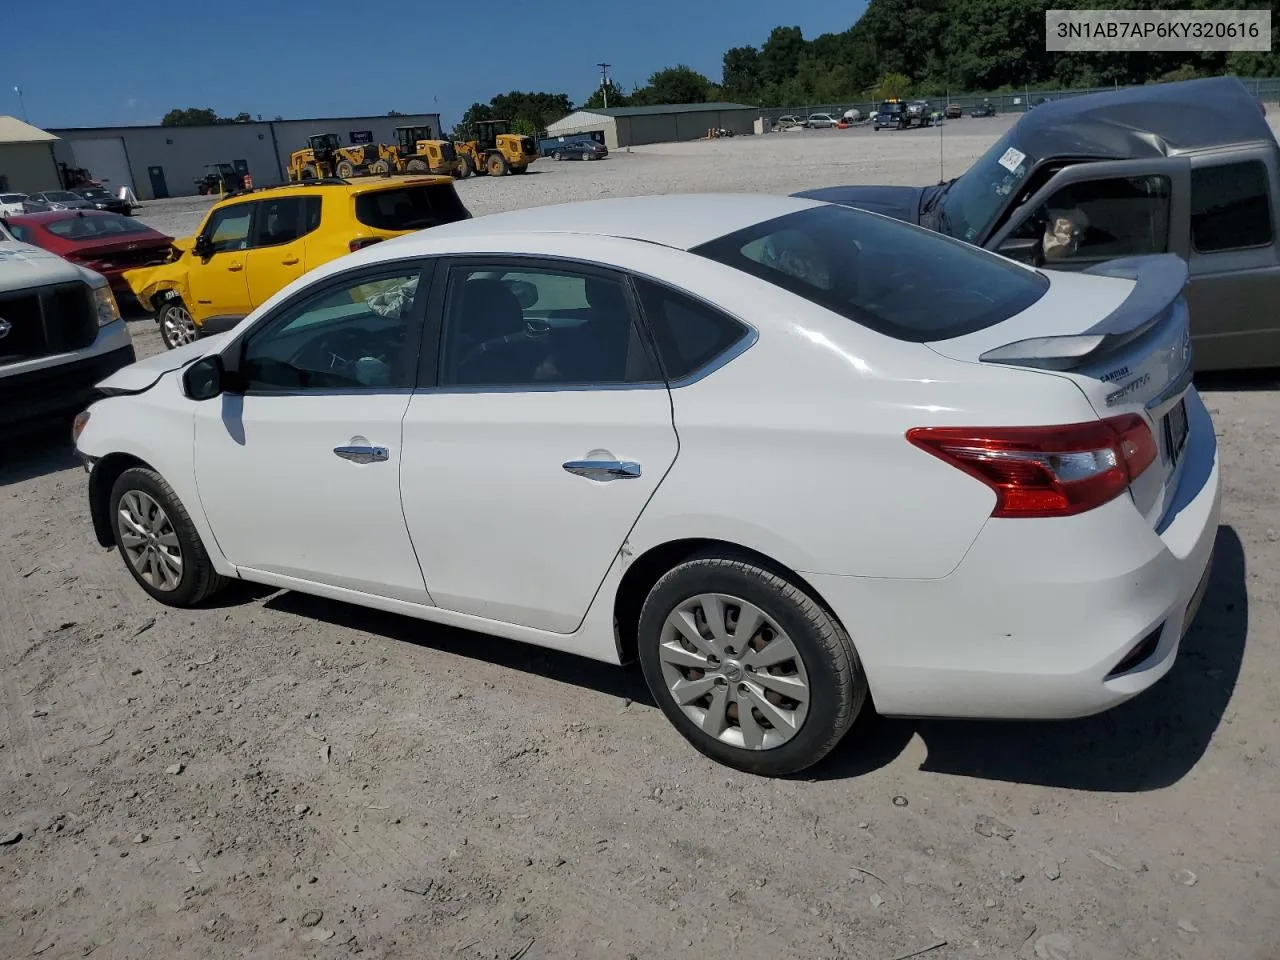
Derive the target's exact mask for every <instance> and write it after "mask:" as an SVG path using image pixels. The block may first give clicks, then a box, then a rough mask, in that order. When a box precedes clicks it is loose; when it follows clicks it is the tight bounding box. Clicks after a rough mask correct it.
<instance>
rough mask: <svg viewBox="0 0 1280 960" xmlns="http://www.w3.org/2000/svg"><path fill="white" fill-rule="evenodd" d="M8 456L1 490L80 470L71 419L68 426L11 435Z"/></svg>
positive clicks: (1, 464) (0, 466)
mask: <svg viewBox="0 0 1280 960" xmlns="http://www.w3.org/2000/svg"><path fill="white" fill-rule="evenodd" d="M4 443H5V454H4V457H3V459H0V487H4V486H8V485H9V484H11V483H21V482H22V481H24V480H32V479H34V478H36V477H43V476H46V475H47V474H50V473H57V472H58V471H59V470H68V469H70V468H72V467H78V466H79V465H80V461H79V460H78V459H77V458H76V452H75V448H74V447H72V446H71V417H70V416H68V417H67V418H66V423H65V424H64V423H56V424H52V425H49V426H42V427H39V428H33V429H30V430H26V431H23V432H20V433H19V432H16V431H15V432H12V433H10V434H9V435H8V436H6V437H5V438H4Z"/></svg>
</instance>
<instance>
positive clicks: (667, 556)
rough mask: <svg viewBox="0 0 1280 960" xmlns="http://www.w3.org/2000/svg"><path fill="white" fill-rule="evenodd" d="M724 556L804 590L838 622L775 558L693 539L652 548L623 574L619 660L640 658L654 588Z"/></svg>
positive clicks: (617, 617)
mask: <svg viewBox="0 0 1280 960" xmlns="http://www.w3.org/2000/svg"><path fill="white" fill-rule="evenodd" d="M708 552H714V553H721V554H724V555H726V556H731V557H738V558H742V559H747V560H750V561H752V562H753V563H757V564H759V565H760V566H761V567H764V568H765V569H767V570H770V571H772V572H774V573H776V574H778V575H779V576H781V577H785V578H786V579H787V580H789V581H791V582H792V583H794V584H795V585H796V586H798V587H801V588H803V589H804V591H805V592H806V593H808V594H809V596H811V597H813V599H814V600H815V601H817V602H818V603H820V604H822V606H823V607H824V608H825V609H826V611H827V612H828V613H829V614H830V615H831V616H832V617H833V618H835V611H833V610H832V609H831V607H830V606H829V605H828V604H827V602H826V601H825V600H824V599H823V598H822V595H821V594H819V593H818V591H816V590H815V589H813V587H812V585H810V584H809V582H808V581H806V580H805V579H804V577H802V576H800V574H798V573H796V572H795V571H794V570H792V569H791V568H789V567H787V566H784V565H783V564H781V563H778V561H776V560H774V559H773V558H772V557H768V556H766V555H765V554H763V553H760V552H759V551H757V550H752V549H750V548H748V547H743V546H740V545H739V544H736V543H730V542H729V541H727V540H710V539H690V540H672V541H670V542H669V543H663V544H659V545H658V546H656V547H651V548H650V549H649V550H647V551H645V552H644V553H643V554H641V555H640V556H638V557H636V559H635V560H633V561H632V562H631V565H630V566H628V567H627V569H626V571H625V572H624V573H623V574H622V582H621V583H620V584H618V593H617V595H616V596H615V597H614V601H613V622H614V626H615V633H616V642H617V644H618V659H619V660H621V661H622V662H623V663H630V662H631V661H632V660H634V659H635V658H636V651H637V645H638V642H639V640H638V637H637V627H638V626H639V624H640V608H641V607H643V606H644V601H645V598H646V597H648V596H649V591H650V590H652V589H653V587H654V584H656V583H657V582H658V581H659V580H661V579H662V578H663V576H665V575H666V574H667V572H668V571H670V570H673V569H674V568H676V567H678V566H679V565H680V564H682V563H684V562H685V561H686V560H688V559H689V558H690V557H693V556H695V555H697V554H701V553H708Z"/></svg>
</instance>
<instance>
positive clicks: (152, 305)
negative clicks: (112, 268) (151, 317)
mask: <svg viewBox="0 0 1280 960" xmlns="http://www.w3.org/2000/svg"><path fill="white" fill-rule="evenodd" d="M175 246H176V245H175ZM178 250H179V256H178V258H177V259H176V260H172V261H170V262H169V263H162V264H159V265H158V266H152V267H138V268H137V269H136V270H126V271H125V272H124V274H123V276H124V282H125V283H127V284H128V285H129V289H130V290H132V291H133V295H134V296H135V297H137V298H138V302H139V303H141V304H142V306H143V307H144V308H146V309H147V310H154V309H156V307H157V306H159V304H158V302H156V301H157V300H158V298H159V295H160V294H162V293H164V292H165V291H166V290H176V291H178V295H179V296H181V297H183V298H184V299H186V297H187V261H186V257H185V256H184V255H183V254H184V251H182V250H181V248H178Z"/></svg>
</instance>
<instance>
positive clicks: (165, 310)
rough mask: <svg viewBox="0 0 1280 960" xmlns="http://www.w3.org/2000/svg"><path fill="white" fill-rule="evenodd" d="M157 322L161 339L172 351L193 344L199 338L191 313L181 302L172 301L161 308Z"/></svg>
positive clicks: (157, 315)
mask: <svg viewBox="0 0 1280 960" xmlns="http://www.w3.org/2000/svg"><path fill="white" fill-rule="evenodd" d="M156 322H157V323H158V324H160V339H161V340H163V341H164V345H165V346H166V347H168V348H169V349H170V350H172V349H174V348H175V347H181V346H184V345H185V344H188V343H192V342H194V341H195V339H196V337H198V336H199V333H198V332H197V331H196V324H195V321H194V320H193V319H191V311H189V310H188V309H187V305H186V304H185V303H183V302H182V301H181V300H170V301H169V302H168V303H166V304H165V305H164V306H163V307H161V308H160V312H159V313H158V314H156Z"/></svg>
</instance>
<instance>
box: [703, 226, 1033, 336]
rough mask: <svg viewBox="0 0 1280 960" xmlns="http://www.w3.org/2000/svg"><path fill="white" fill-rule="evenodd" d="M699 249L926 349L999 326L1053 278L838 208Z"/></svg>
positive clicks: (935, 236) (917, 230)
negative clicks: (925, 345) (927, 345)
mask: <svg viewBox="0 0 1280 960" xmlns="http://www.w3.org/2000/svg"><path fill="white" fill-rule="evenodd" d="M692 252H693V253H696V254H699V255H700V256H704V257H707V258H709V259H711V260H716V261H718V262H720V263H723V264H726V265H727V266H730V267H733V268H735V269H738V270H741V271H743V272H744V273H749V274H751V275H752V276H754V277H759V278H760V279H762V280H766V281H768V282H769V283H772V284H774V285H775V286H779V287H782V288H783V289H784V290H789V291H791V292H792V293H794V294H796V295H797V296H800V297H803V298H804V299H806V300H808V301H810V302H812V303H816V304H818V305H819V306H822V307H826V308H827V309H828V310H831V311H832V312H834V313H837V314H839V315H840V316H842V317H846V318H848V319H850V320H853V321H855V322H857V323H860V324H862V325H863V326H866V327H870V328H871V329H872V330H876V331H878V332H880V333H883V334H885V335H887V336H890V337H894V338H895V339H898V340H908V341H913V342H917V343H924V342H928V341H931V340H946V339H948V338H950V337H960V336H964V335H965V334H968V333H973V332H974V331H975V330H982V329H984V328H986V327H990V326H994V325H995V324H997V323H1000V322H1002V321H1004V320H1007V319H1009V317H1011V316H1013V315H1014V314H1016V313H1020V312H1021V311H1023V310H1025V309H1026V308H1027V307H1029V306H1031V305H1032V304H1033V303H1035V302H1036V301H1037V300H1039V299H1040V298H1041V297H1042V296H1044V293H1045V291H1046V290H1047V289H1049V281H1048V280H1047V279H1046V278H1045V277H1043V276H1041V275H1040V274H1038V273H1035V272H1034V271H1031V270H1027V269H1025V268H1023V267H1019V266H1017V265H1015V264H1013V263H1010V262H1008V261H1006V260H1003V259H1001V258H1000V257H997V256H995V255H994V254H991V253H988V252H987V251H985V250H981V249H979V248H977V247H972V246H970V245H969V244H966V243H961V242H960V241H958V240H952V239H950V238H949V237H944V236H942V235H940V234H936V233H932V232H930V231H928V230H924V229H922V228H919V227H912V226H908V225H907V224H905V223H900V222H898V221H896V220H890V219H888V218H887V217H880V216H877V215H875V214H872V213H866V212H864V211H861V210H854V209H851V208H849V207H838V206H834V205H829V204H828V205H823V206H820V207H813V208H811V209H808V210H801V211H798V212H796V213H790V214H787V215H786V216H784V217H778V218H777V219H774V220H767V221H765V222H764V223H759V224H756V225H755V226H752V227H748V228H746V229H745V230H739V231H738V232H736V233H731V234H729V235H727V236H724V237H720V238H719V239H717V240H712V241H711V242H710V243H706V244H703V245H702V246H700V247H695V248H694V249H693V250H692Z"/></svg>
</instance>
